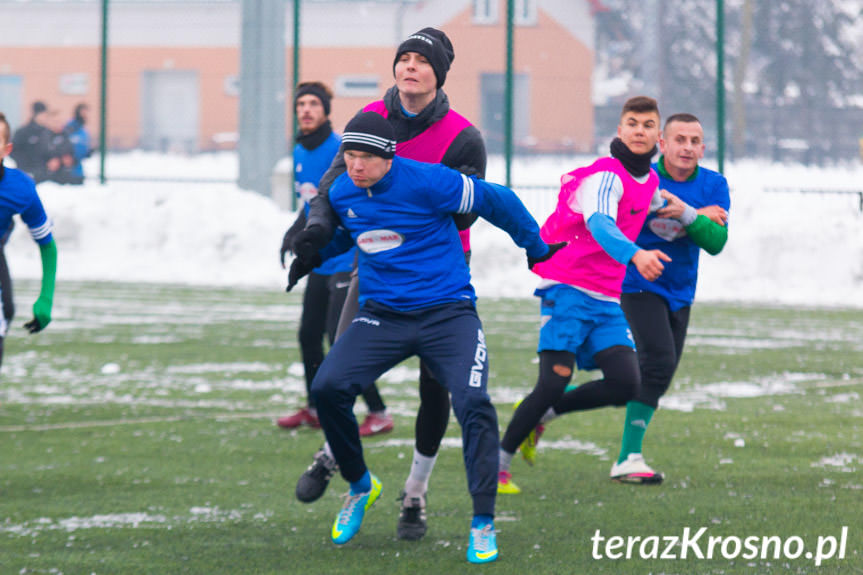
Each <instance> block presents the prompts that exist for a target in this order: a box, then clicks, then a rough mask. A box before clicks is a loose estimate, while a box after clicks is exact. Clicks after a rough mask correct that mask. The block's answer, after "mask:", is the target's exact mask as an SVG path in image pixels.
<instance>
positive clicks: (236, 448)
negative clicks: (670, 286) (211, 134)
mask: <svg viewBox="0 0 863 575" xmlns="http://www.w3.org/2000/svg"><path fill="white" fill-rule="evenodd" d="M16 288H17V291H16V301H17V303H18V317H17V318H16V321H15V326H14V328H13V330H12V331H11V333H10V334H9V336H8V338H7V341H6V352H5V358H4V363H3V369H2V379H0V575H5V574H29V573H50V574H59V573H64V574H67V575H68V574H79V573H80V574H90V573H96V574H100V575H101V574H152V573H158V574H169V573H200V574H208V575H211V574H221V573H225V574H244V573H255V574H257V573H274V574H275V573H297V574H319V573H322V574H330V573H346V574H357V575H360V574H362V575H365V574H377V573H381V574H383V573H435V574H441V575H442V574H449V573H475V574H479V573H519V574H520V573H532V574H536V575H540V574H546V573H549V574H556V573H560V574H582V573H584V574H588V573H613V574H630V573H632V574H636V573H637V574H646V573H654V574H658V573H667V574H671V573H679V574H690V573H698V574H737V573H740V574H743V573H745V574H761V573H842V574H845V573H852V574H853V573H863V519H861V517H863V477H861V472H863V435H862V434H861V423H863V405H861V401H860V393H861V391H860V390H861V384H863V310H824V309H821V310H819V309H792V308H775V307H773V308H770V307H754V306H745V305H730V304H723V305H718V304H698V305H696V307H695V308H694V310H693V314H692V322H691V326H690V331H689V339H688V341H687V348H686V351H685V353H684V358H683V361H682V363H681V365H680V368H679V370H678V374H677V377H676V379H675V383H674V385H673V390H672V391H671V393H670V394H669V395H668V396H667V397H666V399H667V402H666V403H665V404H664V408H663V409H661V410H660V411H659V412H658V413H657V415H656V416H655V417H654V420H653V422H652V424H651V426H650V430H649V432H648V435H647V439H646V441H645V455H646V457H647V459H648V462H649V463H650V464H651V465H652V466H654V467H655V468H657V469H659V470H662V471H664V472H665V473H666V481H665V483H664V484H663V485H661V486H658V487H657V486H653V487H641V486H629V485H620V484H615V483H612V482H611V481H609V479H608V472H609V469H610V467H611V464H612V462H613V460H614V459H616V457H617V451H618V448H619V442H620V433H621V425H622V420H623V411H622V410H619V409H601V410H596V411H592V412H585V413H581V414H573V415H569V416H566V417H563V418H560V419H557V420H556V421H554V422H553V423H552V424H551V425H550V426H549V427H548V430H547V431H546V434H545V435H544V436H543V438H542V441H541V442H540V449H539V456H538V461H537V464H536V466H535V467H532V468H531V467H528V466H527V465H526V464H525V463H524V462H523V461H522V460H521V459H520V458H519V457H518V456H516V459H515V460H514V462H513V467H512V471H513V474H514V479H515V481H516V482H517V483H518V484H519V485H520V486H521V488H522V490H523V492H522V494H521V495H515V496H513V495H509V496H504V495H501V496H499V497H498V504H497V518H496V526H497V530H498V545H499V548H500V558H499V560H498V561H497V562H496V563H493V564H489V565H485V566H473V565H469V564H468V563H467V562H466V561H465V548H466V544H467V534H468V527H469V522H470V513H471V511H470V499H469V497H468V494H467V491H466V481H465V477H464V468H463V464H462V459H461V450H460V439H459V438H460V432H459V427H458V424H457V423H456V422H455V420H454V419H452V421H451V424H450V428H449V430H448V433H447V438H446V440H445V443H444V448H443V449H442V451H441V455H440V457H439V458H438V463H437V467H436V469H435V472H434V475H433V477H432V480H431V486H430V491H429V507H428V512H429V519H428V520H429V531H428V534H427V535H426V537H425V538H424V539H423V540H421V541H419V542H407V541H399V540H398V539H397V538H396V536H395V526H396V520H397V517H398V502H397V501H396V497H397V495H398V493H399V491H400V489H401V487H402V484H403V481H404V478H405V476H406V474H407V472H408V468H409V464H410V460H411V454H412V449H413V448H412V445H413V421H414V414H415V410H416V406H417V385H416V378H417V363H416V361H415V360H411V361H408V362H406V363H405V364H403V365H402V366H399V367H398V368H396V369H394V370H392V371H391V372H390V373H388V374H387V375H386V376H385V377H384V378H382V380H381V381H380V387H381V392H382V394H383V396H384V399H385V400H386V401H387V402H388V404H389V407H390V409H391V411H392V412H393V413H394V414H395V415H396V429H395V431H394V432H393V433H391V434H388V435H383V436H379V437H374V438H370V439H369V440H367V441H365V442H364V445H365V453H366V459H367V462H368V463H369V466H370V468H371V469H372V471H373V472H374V473H375V474H376V475H378V477H380V478H381V480H382V481H383V484H384V491H383V495H382V496H381V499H380V500H379V502H378V503H377V504H376V505H375V506H374V507H373V508H372V509H371V510H370V511H369V513H368V514H367V516H366V519H365V522H364V524H363V528H362V530H361V531H360V533H359V534H358V535H357V536H356V537H355V538H354V540H353V541H351V542H350V543H348V544H347V545H345V546H343V547H340V548H337V547H336V546H334V545H333V544H332V543H331V542H330V540H329V530H330V525H331V523H332V521H333V519H334V517H335V515H336V513H337V511H338V509H339V507H340V504H341V499H340V495H341V494H342V493H343V492H344V491H345V490H346V484H345V483H344V482H343V481H342V480H341V478H339V477H336V478H335V479H334V480H333V482H332V484H331V486H330V489H329V490H328V491H327V493H326V494H325V495H324V497H322V498H321V499H320V500H319V501H317V502H315V503H313V504H310V505H306V504H302V503H299V502H298V501H297V500H296V499H295V498H294V485H295V483H296V479H297V477H298V476H299V475H300V474H301V473H302V471H303V470H304V469H305V467H306V466H307V465H308V464H309V462H310V461H311V455H312V454H313V453H314V452H315V450H316V449H317V448H318V447H319V445H320V443H321V433H320V432H319V431H313V430H309V429H301V430H299V431H294V432H288V431H284V430H281V429H278V428H277V427H276V426H275V425H274V424H273V420H274V418H275V417H276V416H279V415H284V414H285V413H287V412H289V411H292V410H293V409H294V408H296V407H298V406H299V405H300V404H301V403H302V402H303V401H304V395H305V391H304V384H303V378H302V367H301V364H300V363H299V351H298V347H297V343H296V330H297V323H298V318H299V313H300V303H301V299H300V295H299V294H295V293H292V294H285V293H279V292H278V291H273V292H268V291H264V290H242V289H224V288H197V287H178V286H151V285H127V284H105V283H99V284H96V283H63V284H60V285H59V286H58V290H57V294H56V297H55V302H56V303H55V314H54V317H55V319H54V321H53V323H52V324H51V325H50V326H49V327H48V329H47V330H45V331H44V332H43V333H41V334H38V335H36V336H29V335H27V334H26V333H25V331H24V330H23V329H22V328H21V327H20V325H21V324H22V323H24V322H25V321H27V320H28V319H29V317H30V316H29V307H30V305H31V304H32V302H33V300H34V298H35V290H36V288H37V285H36V284H35V283H33V282H19V283H18V284H16ZM478 305H479V311H480V316H481V317H482V319H483V322H484V325H485V331H486V336H487V341H488V346H489V354H490V361H491V377H490V392H491V395H492V398H493V400H494V402H495V405H496V406H497V408H498V415H499V420H500V424H501V426H502V427H503V426H505V424H506V423H507V422H508V421H509V418H510V416H511V414H512V403H513V401H515V400H517V399H518V398H520V397H522V396H523V395H524V394H525V393H527V391H529V389H530V388H531V387H532V385H533V383H534V381H535V379H536V370H537V365H536V363H535V357H536V354H535V346H536V338H537V330H538V317H537V314H536V308H537V304H536V301H535V300H533V299H523V300H515V299H509V300H490V299H481V300H480V301H479V304H478ZM591 375H595V374H585V373H581V374H579V376H578V378H579V381H582V382H583V381H586V380H587V378H588V377H590V376H591ZM364 412H365V406H364V405H362V403H361V402H360V403H359V404H358V407H357V413H358V415H359V416H360V417H362V415H364ZM843 527H847V529H846V530H845V531H844V537H843ZM702 528H706V530H705V532H704V533H703V535H702V536H701V537H700V538H699V539H698V540H697V541H696V544H697V545H696V546H697V548H698V550H699V552H700V553H701V554H703V555H705V557H704V558H699V557H698V553H696V552H695V551H694V549H693V547H692V545H690V546H689V547H687V549H688V551H687V553H686V558H685V559H683V558H681V555H682V554H683V549H684V547H683V546H682V545H680V544H678V545H676V546H672V547H671V548H670V549H666V542H669V543H668V544H669V545H670V544H671V538H672V537H682V536H684V532H685V530H687V529H688V530H689V533H690V536H694V535H695V533H696V532H698V531H699V530H700V529H702ZM597 530H599V532H600V535H601V536H602V537H604V538H605V540H604V541H602V542H600V543H595V541H598V540H596V539H595V536H596V533H597ZM771 536H775V537H777V538H781V539H780V541H781V545H785V548H784V549H783V550H781V551H780V557H778V558H777V557H775V551H776V545H775V544H774V545H772V546H770V545H768V546H767V547H766V553H764V554H763V556H762V554H761V553H760V551H761V548H760V547H759V549H758V551H759V553H758V554H757V555H755V556H752V553H751V550H750V549H749V548H746V547H743V548H742V550H740V551H739V552H738V553H734V551H735V545H736V544H737V543H739V542H744V541H745V540H746V538H747V537H759V538H768V537H771ZM613 537H620V538H622V539H621V541H623V542H624V546H623V547H615V546H614V545H611V547H610V548H607V547H606V543H608V542H609V541H608V540H609V539H611V538H613ZM635 537H639V538H640V539H635ZM709 537H714V538H717V542H716V544H715V547H714V549H713V553H712V558H708V557H706V555H707V551H708V549H707V548H708V545H707V543H708V541H707V540H708V538H709ZM651 538H652V539H651ZM719 538H722V539H719ZM798 538H799V539H798ZM819 538H820V539H819ZM789 541H790V542H789ZM657 542H658V548H654V547H656V546H655V545H654V543H657ZM627 543H629V545H630V549H631V550H632V552H631V554H630V558H628V559H627V558H626V544H627ZM831 543H835V544H836V547H835V549H834V550H833V553H832V556H831V557H829V558H825V559H823V560H822V561H820V563H821V564H820V565H819V566H816V565H815V563H816V558H817V557H815V555H814V554H816V552H818V551H819V550H820V552H821V555H822V557H824V556H826V555H827V554H828V552H829V551H830V549H831V548H830V544H831ZM798 544H799V545H798ZM840 544H841V547H840ZM723 545H724V546H725V547H724V548H723ZM759 545H760V544H759ZM800 545H802V546H800ZM819 545H820V548H819V547H818V546H819ZM597 551H598V554H599V558H596V555H597ZM784 551H788V552H789V553H784ZM618 554H619V555H620V557H619V558H613V556H617V555H618ZM795 554H799V556H798V557H796V558H789V557H788V556H789V555H790V556H794V555H795ZM807 554H813V555H812V556H810V557H809V558H807ZM840 554H843V555H844V557H842V558H840V557H839V555H840ZM661 555H666V556H668V555H670V556H673V557H674V558H666V559H662V558H660V556H661Z"/></svg>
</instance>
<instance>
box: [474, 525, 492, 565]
mask: <svg viewBox="0 0 863 575" xmlns="http://www.w3.org/2000/svg"><path fill="white" fill-rule="evenodd" d="M496 559H497V537H496V536H495V534H494V523H486V524H485V525H483V526H482V527H471V530H470V545H468V547H467V560H468V561H470V562H471V563H491V562H492V561H494V560H496Z"/></svg>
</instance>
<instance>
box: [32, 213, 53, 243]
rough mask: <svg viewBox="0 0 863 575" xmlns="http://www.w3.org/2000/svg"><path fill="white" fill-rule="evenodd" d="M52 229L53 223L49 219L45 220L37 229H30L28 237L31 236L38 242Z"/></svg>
mask: <svg viewBox="0 0 863 575" xmlns="http://www.w3.org/2000/svg"><path fill="white" fill-rule="evenodd" d="M53 229H54V222H52V221H51V219H50V218H48V219H47V220H45V223H44V224H42V225H41V226H39V227H38V228H30V235H31V236H33V239H34V240H37V241H38V240H41V239H42V238H44V237H45V236H47V235H48V234H50V233H51V231H53Z"/></svg>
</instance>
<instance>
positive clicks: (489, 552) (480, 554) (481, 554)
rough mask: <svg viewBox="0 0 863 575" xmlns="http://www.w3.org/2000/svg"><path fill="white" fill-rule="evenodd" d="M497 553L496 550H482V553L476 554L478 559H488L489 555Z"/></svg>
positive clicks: (492, 555)
mask: <svg viewBox="0 0 863 575" xmlns="http://www.w3.org/2000/svg"><path fill="white" fill-rule="evenodd" d="M495 555H497V551H483V552H482V553H477V554H476V556H477V557H478V558H480V559H488V558H489V557H494V556H495Z"/></svg>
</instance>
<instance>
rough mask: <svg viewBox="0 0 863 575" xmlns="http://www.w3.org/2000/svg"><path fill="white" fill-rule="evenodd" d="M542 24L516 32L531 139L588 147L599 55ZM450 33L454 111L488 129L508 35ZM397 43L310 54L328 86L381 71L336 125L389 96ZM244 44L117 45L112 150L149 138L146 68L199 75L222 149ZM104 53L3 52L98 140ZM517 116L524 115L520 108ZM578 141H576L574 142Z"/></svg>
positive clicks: (210, 129)
mask: <svg viewBox="0 0 863 575" xmlns="http://www.w3.org/2000/svg"><path fill="white" fill-rule="evenodd" d="M538 20H539V22H538V25H537V26H516V27H515V50H514V66H515V72H516V73H524V74H527V75H528V77H529V87H530V96H529V99H530V107H531V109H530V111H529V113H530V122H529V134H530V136H532V137H533V138H534V139H535V140H536V148H537V149H538V150H544V149H548V150H558V151H562V150H563V149H570V150H578V151H587V150H589V149H590V148H591V145H592V139H593V106H592V102H591V95H590V85H591V84H590V79H591V74H592V70H593V65H592V61H593V58H592V53H591V52H590V50H589V49H588V48H587V47H586V46H584V45H583V44H581V43H580V42H579V41H578V40H576V39H575V38H573V37H572V36H571V35H569V33H568V32H567V31H566V30H564V29H563V28H562V27H561V26H559V25H558V24H557V23H556V22H555V21H553V20H552V19H551V18H549V17H548V16H546V15H545V13H543V12H542V10H540V11H539V15H538ZM442 29H443V30H444V31H446V33H447V34H448V35H449V36H450V38H451V39H452V42H453V45H454V47H455V60H454V62H453V65H452V68H451V69H450V71H449V73H448V76H447V81H446V85H445V86H444V89H445V90H446V92H447V94H448V95H449V98H450V103H451V105H452V106H453V108H454V109H456V110H457V111H459V112H460V113H461V114H462V115H464V116H466V117H467V118H468V119H470V120H471V121H472V122H474V123H475V124H476V125H477V127H479V128H480V129H482V125H481V122H482V114H481V110H480V105H481V93H480V77H481V74H482V73H484V72H493V73H503V72H504V71H505V64H506V62H505V42H506V29H505V26H504V25H503V23H502V22H501V23H499V24H497V25H494V26H479V25H475V24H473V22H472V20H471V13H470V10H469V9H468V10H465V11H463V12H462V13H461V14H459V15H457V16H456V17H455V18H453V19H452V20H451V21H450V22H448V23H446V24H444V25H443V26H442ZM394 55H395V47H394V46H393V47H380V48H377V47H371V48H365V47H364V48H314V47H309V48H304V49H303V51H302V54H301V63H300V72H301V79H302V80H321V81H324V82H326V83H327V84H329V85H330V86H334V84H335V80H336V78H337V77H338V76H340V75H343V74H352V75H355V74H376V75H377V76H378V77H379V79H380V84H379V87H380V93H379V94H378V95H377V96H374V97H371V96H369V97H361V98H344V97H338V96H336V99H335V100H334V101H333V107H332V122H333V126H334V128H335V129H336V130H338V131H341V130H342V129H343V128H344V125H345V124H346V123H347V121H348V120H349V119H350V118H351V117H352V116H353V115H354V114H355V113H356V111H357V110H359V109H360V107H361V106H363V105H365V104H366V103H368V102H370V101H372V100H374V99H377V98H380V97H381V96H382V95H383V93H384V91H385V90H386V89H387V88H389V87H390V86H391V85H392V84H393V76H392V62H393V57H394ZM239 59H240V50H239V48H238V47H217V48H206V47H204V48H201V47H197V48H196V47H189V48H186V47H165V48H162V47H122V46H120V47H113V48H112V49H111V52H110V56H109V62H108V66H109V71H108V74H109V86H108V112H107V113H108V125H109V130H108V138H109V139H108V144H109V147H111V148H115V149H117V148H119V149H124V148H134V147H136V146H138V144H139V140H140V135H141V131H142V130H141V126H140V122H141V98H142V94H141V76H142V72H143V71H145V70H163V69H175V70H197V71H198V80H199V88H200V95H201V100H200V135H199V146H200V148H201V149H204V150H207V149H213V148H216V147H218V144H216V143H214V139H213V138H214V136H215V135H217V134H220V133H236V132H237V131H238V105H239V97H238V96H236V95H229V94H226V92H225V87H224V86H225V81H226V79H227V78H228V77H229V76H237V75H238V74H239V70H238V66H239ZM292 61H293V55H292V50H291V48H290V47H288V48H287V49H286V53H285V63H286V71H285V75H286V84H287V85H286V87H285V89H286V94H285V117H286V119H287V126H286V134H285V137H286V141H290V137H291V134H290V130H291V122H292V114H293V103H292V100H291V96H292V89H291V86H290V83H291V80H292V77H293V76H292V71H291V69H290V66H291V62H292ZM99 62H100V56H99V49H98V47H97V46H93V47H52V48H29V47H27V48H22V47H17V48H16V47H6V48H4V49H3V51H2V53H0V73H3V74H15V75H20V76H23V78H24V81H23V95H22V99H23V102H22V112H23V115H24V116H27V115H28V114H29V108H30V104H31V103H32V101H34V100H36V99H43V100H45V101H46V103H48V105H49V107H54V108H59V109H60V111H61V113H62V114H63V116H64V117H71V115H72V110H73V108H74V107H75V105H76V104H78V103H79V102H81V101H84V102H87V103H88V104H89V105H90V109H91V114H90V124H89V128H90V131H91V133H92V134H93V137H94V139H96V140H98V134H99V97H100V95H99ZM69 73H84V74H87V76H88V92H87V94H85V95H83V96H79V95H66V94H61V93H60V89H59V81H60V77H61V76H62V75H63V74H69ZM516 113H517V114H518V113H524V111H523V110H516ZM567 142H571V144H567Z"/></svg>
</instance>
